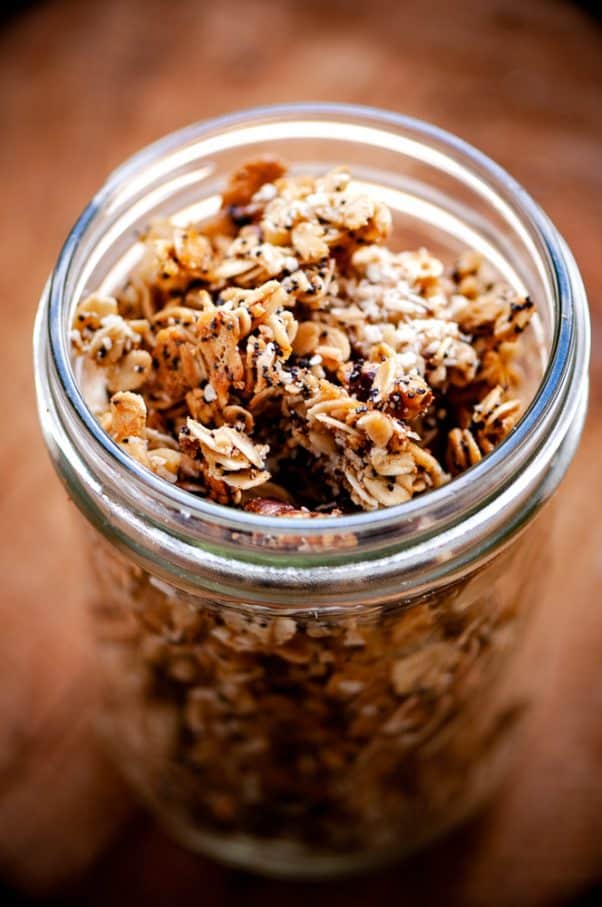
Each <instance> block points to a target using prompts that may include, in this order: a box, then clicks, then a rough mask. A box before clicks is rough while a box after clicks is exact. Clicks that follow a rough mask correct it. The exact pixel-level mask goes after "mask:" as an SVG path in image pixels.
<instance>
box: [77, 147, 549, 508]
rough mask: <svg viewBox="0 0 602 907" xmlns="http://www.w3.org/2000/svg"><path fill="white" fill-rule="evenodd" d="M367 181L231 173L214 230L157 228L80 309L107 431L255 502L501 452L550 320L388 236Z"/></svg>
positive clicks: (338, 495) (363, 488) (465, 267)
mask: <svg viewBox="0 0 602 907" xmlns="http://www.w3.org/2000/svg"><path fill="white" fill-rule="evenodd" d="M390 230H391V214H390V212H389V210H388V209H387V207H386V206H385V205H383V204H382V203H380V202H379V201H376V200H374V199H373V198H371V197H370V196H368V195H365V194H361V193H360V192H358V190H357V189H356V188H355V187H354V183H353V182H352V180H351V176H350V174H349V172H348V171H347V170H345V169H336V170H333V171H331V172H329V173H327V174H325V175H324V176H320V177H317V178H316V177H314V176H307V175H301V176H297V175H289V174H287V172H286V169H285V167H284V166H283V165H282V164H281V163H280V162H279V161H278V160H276V159H272V158H268V157H265V158H262V159H260V160H257V161H252V162H249V163H247V164H246V165H244V166H243V167H242V168H241V169H240V170H238V171H236V172H235V173H234V174H233V175H232V177H231V178H230V181H229V184H228V186H227V187H226V189H225V191H224V193H223V196H222V209H221V211H220V213H219V215H218V216H217V217H216V218H214V219H213V220H212V221H210V222H206V223H203V224H201V225H196V226H193V225H189V226H186V227H182V226H179V225H177V224H175V223H173V222H172V221H163V222H160V223H156V224H154V225H153V226H152V227H151V228H150V229H149V231H148V232H147V234H146V235H145V236H144V237H143V238H142V242H143V246H144V254H143V256H142V258H141V260H140V262H139V264H138V265H137V266H136V268H135V269H134V271H133V272H132V273H131V274H130V277H129V280H128V283H127V285H126V286H125V287H124V288H123V290H122V291H121V292H119V293H118V294H117V295H116V296H115V297H111V296H103V295H99V294H93V295H92V296H90V297H88V298H87V299H85V300H83V301H82V302H81V303H80V304H79V305H78V306H77V309H76V312H75V316H74V322H73V330H72V333H71V338H72V346H73V350H74V354H75V356H76V357H78V358H81V359H82V373H83V378H82V380H85V378H86V376H87V377H88V378H91V377H94V378H98V376H99V375H100V376H101V377H102V384H103V387H104V388H105V389H106V391H105V392H104V393H103V400H102V401H101V402H100V403H99V404H98V405H97V406H96V409H97V414H98V417H99V419H100V422H101V424H102V426H103V427H104V428H105V430H106V431H107V432H108V433H109V434H110V435H111V436H112V437H113V439H114V440H115V441H116V442H117V443H118V444H119V445H121V446H122V447H124V449H126V450H127V451H128V452H129V453H130V454H131V456H132V457H134V458H135V459H136V460H138V461H139V462H141V463H142V464H143V465H144V466H146V467H147V468H149V469H151V470H152V471H153V472H155V473H156V474H157V475H159V476H160V477H162V478H163V479H165V480H166V481H168V482H173V483H177V484H178V485H179V486H180V487H182V488H184V489H186V490H188V491H190V492H193V493H195V494H199V495H202V496H204V497H207V498H210V499H212V500H214V501H216V502H218V503H221V504H228V505H232V506H236V507H243V508H245V509H249V510H251V511H253V512H255V513H268V514H270V515H279V514H282V515H286V516H308V515H309V514H310V513H314V514H316V515H321V514H332V513H342V512H350V511H353V510H358V509H360V510H374V509H377V508H380V507H386V506H391V505H395V504H401V503H403V502H405V501H407V500H409V499H410V498H412V497H413V496H414V495H415V494H418V493H420V492H423V491H426V490H428V489H430V488H434V487H437V486H439V485H441V484H442V483H444V482H447V481H448V480H449V479H450V476H454V475H456V474H458V473H460V472H462V471H463V470H465V469H467V468H468V467H469V466H471V465H473V464H475V463H477V462H478V461H479V460H480V459H481V458H482V457H483V456H484V455H485V454H487V453H489V452H490V451H491V450H492V449H493V448H494V447H495V446H496V445H497V444H498V443H499V442H500V441H501V440H502V439H503V438H504V437H505V436H506V435H507V433H508V432H509V431H510V430H511V429H512V427H513V426H514V425H515V424H516V421H517V419H518V417H519V415H520V402H519V400H518V399H516V385H517V382H518V380H519V375H518V370H517V366H516V361H515V360H516V344H517V341H518V338H519V336H520V334H521V332H522V331H523V330H524V329H525V327H526V326H527V324H528V322H529V319H530V317H531V315H532V311H533V304H532V302H531V301H530V299H529V298H528V297H521V296H518V295H517V293H516V292H515V291H514V290H513V289H512V288H511V287H510V286H508V285H507V284H505V283H502V282H500V281H499V280H497V279H496V277H495V275H493V274H492V273H490V272H489V270H488V267H487V266H486V264H484V263H483V261H482V260H481V258H480V256H479V255H478V254H476V253H474V252H466V253H465V254H463V255H462V256H461V257H460V259H459V261H457V262H456V263H455V265H454V266H453V268H452V269H451V270H449V273H448V272H446V269H445V268H444V265H443V263H442V262H441V261H439V260H438V259H437V258H434V257H433V256H432V255H430V254H429V253H428V251H427V250H426V249H419V250H418V251H401V252H395V251H393V250H392V249H390V248H389V247H388V245H387V244H386V243H387V239H388V237H389V234H390Z"/></svg>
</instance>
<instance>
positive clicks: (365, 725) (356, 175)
mask: <svg viewBox="0 0 602 907" xmlns="http://www.w3.org/2000/svg"><path fill="white" fill-rule="evenodd" d="M280 158H282V159H284V160H286V161H287V162H290V165H291V170H290V174H286V175H285V174H284V172H283V170H282V168H281V167H280V164H275V163H274V161H276V160H279V159H280ZM249 160H250V161H263V162H264V164H262V165H261V166H259V165H257V164H255V165H254V166H253V167H251V168H249V167H247V168H246V169H245V168H241V164H242V163H243V162H244V161H249ZM265 162H267V163H265ZM342 163H344V164H345V165H347V166H348V167H349V169H350V171H351V174H352V184H353V185H356V187H357V190H358V191H357V193H356V194H355V195H348V194H347V193H348V180H349V177H348V176H347V175H346V171H341V170H340V169H337V168H339V167H340V165H341V164H342ZM260 171H261V172H260ZM232 172H234V173H235V174H237V176H235V177H234V179H231V181H230V183H229V184H228V182H227V179H228V174H230V173H232ZM325 174H326V175H325ZM328 174H330V175H328ZM343 174H345V175H343ZM254 181H256V184H255V185H253V183H254ZM308 199H309V201H307V200H308ZM333 199H334V202H333ZM358 199H359V201H358ZM341 202H342V204H341ZM291 205H292V206H293V208H294V206H297V207H296V208H294V210H295V211H297V212H298V211H299V210H301V209H303V211H304V212H305V213H303V214H301V215H299V216H298V217H297V214H295V215H294V217H292V219H291ZM308 205H309V210H310V214H309V215H307V210H308ZM287 206H288V207H287ZM303 206H305V207H303ZM333 208H334V209H336V210H335V212H334V214H333ZM389 212H390V215H389ZM389 216H390V221H391V222H390V224H389V223H388V221H387V218H389ZM157 218H161V219H162V220H161V221H160V222H158V221H157ZM165 218H169V220H168V221H166V220H165ZM295 218H297V220H295ZM337 218H338V219H337ZM151 223H155V224H157V223H159V226H154V227H151V228H150V233H149V224H151ZM191 225H192V226H191ZM198 225H201V226H200V227H199V226H198ZM202 225H205V226H204V227H203V226H202ZM385 236H386V237H387V239H386V243H387V244H388V245H383V243H384V238H385ZM149 237H150V239H149ZM207 237H209V239H207ZM141 240H142V242H141ZM145 243H146V244H147V251H148V247H149V244H150V247H151V251H152V262H153V268H154V270H152V269H151V270H152V275H151V278H150V279H149V277H148V274H149V271H148V258H146V259H145V258H144V253H143V251H142V259H141V249H142V247H143V246H144V244H145ZM207 243H208V244H209V245H207ZM209 247H211V248H212V249H213V252H212V255H213V256H214V257H212V258H211V260H210V261H209V259H208V258H207V250H208V248H209ZM424 248H428V250H429V252H428V253H427V252H420V251H418V252H416V251H412V252H410V251H406V250H420V249H424ZM389 249H391V250H393V251H389ZM466 249H471V250H475V252H471V253H470V254H469V255H466V254H462V253H464V251H465V250H466ZM216 250H217V251H216ZM215 256H217V257H215ZM279 256H280V257H279ZM141 260H142V262H143V264H142V266H141ZM145 262H146V264H145ZM157 262H158V264H157ZM440 262H441V263H442V264H441V265H440ZM145 269H146V270H145ZM184 275H185V278H184ZM408 275H409V276H408ZM184 279H185V283H184ZM400 282H401V284H403V286H404V287H406V286H407V287H409V289H408V290H407V292H406V291H405V290H404V292H403V293H402V294H401V295H400V293H399V286H400ZM333 288H334V289H333ZM387 293H388V296H386V305H385V303H383V301H382V300H383V298H385V294H387ZM91 294H92V295H91ZM384 308H386V310H387V313H388V314H387V318H386V319H384V321H383V318H382V311H383V309H384ZM397 310H399V314H395V315H391V314H390V313H391V312H392V311H396V312H397ZM533 311H535V312H536V315H535V316H534V317H533V318H531V316H532V315H533ZM519 335H520V344H518V343H516V341H517V339H518V338H519ZM191 337H193V338H194V342H191ZM197 341H198V342H197ZM195 343H196V346H195ZM201 344H204V346H202V347H201ZM201 348H202V350H204V352H203V354H202V355H201V353H200V352H198V350H201ZM74 349H75V352H76V355H75V361H76V366H75V369H74V355H73V353H74ZM240 350H243V351H244V355H243V358H242V359H241V360H240V365H239V364H238V359H237V358H236V357H237V356H238V351H240ZM36 357H37V358H36V369H37V371H36V378H37V387H38V396H39V400H40V413H41V419H42V425H43V428H44V431H45V435H46V439H47V442H48V446H49V449H50V451H51V454H52V456H53V459H54V460H55V463H56V465H57V469H58V471H59V474H60V475H61V477H62V479H63V481H64V482H65V484H66V486H67V488H68V490H69V493H70V494H71V496H72V498H73V499H74V500H75V501H76V503H77V504H78V506H79V508H80V510H81V511H82V512H83V514H84V516H85V517H86V518H87V521H88V523H89V524H90V530H89V533H87V534H88V535H89V537H90V543H89V544H88V548H87V550H88V554H89V559H90V565H91V571H92V574H93V576H94V580H93V582H92V583H91V588H90V590H89V597H90V599H91V613H92V626H93V628H94V631H95V637H96V639H97V642H98V652H99V664H100V665H101V667H102V673H103V678H104V681H105V683H104V695H103V702H102V708H101V721H100V724H101V727H102V729H103V731H104V732H105V736H106V737H107V740H108V741H109V745H110V747H111V748H112V750H113V751H114V753H115V756H116V759H117V762H118V764H119V765H120V766H121V768H122V770H123V771H124V773H125V774H126V776H127V777H129V778H130V779H131V782H132V784H133V785H134V787H136V789H137V790H138V791H139V792H140V793H141V794H142V796H143V797H144V798H145V799H146V800H147V802H148V803H149V804H150V805H151V807H152V808H153V809H154V811H155V812H156V814H157V815H158V816H159V818H160V819H162V820H163V821H164V822H165V823H166V824H167V825H168V826H169V827H170V828H171V829H172V830H173V833H174V834H175V836H176V837H178V838H179V839H180V840H182V841H183V842H185V843H186V844H188V845H189V846H191V847H193V848H195V849H198V850H201V851H203V852H207V853H210V854H213V855H215V856H217V857H219V858H221V859H223V860H226V861H229V862H231V863H234V864H237V865H243V866H247V867H249V868H254V869H258V870H262V871H267V872H272V873H278V874H293V875H324V874H329V873H337V872H344V871H348V870H351V869H356V868H360V867H363V866H369V865H372V864H374V863H376V862H379V861H381V860H383V859H385V858H389V857H391V856H395V855H400V854H404V853H408V852H410V851H412V850H415V849H416V848H417V847H419V846H422V845H423V844H424V843H426V842H428V841H429V840H431V839H432V838H433V837H435V836H436V835H439V834H441V833H442V832H444V831H445V830H446V829H448V828H450V827H452V826H453V825H455V824H457V823H458V822H459V821H461V820H462V819H463V818H465V817H466V816H468V815H470V814H471V813H472V812H474V811H475V810H476V809H478V808H479V806H480V805H481V804H482V803H484V802H485V800H486V798H487V797H488V796H489V795H490V794H491V793H492V792H493V790H494V789H495V787H496V784H497V783H498V781H499V779H500V778H501V777H502V776H503V773H504V771H505V770H506V768H507V765H508V763H509V759H510V755H511V752H512V749H513V743H514V742H515V740H516V739H517V735H518V729H519V727H520V725H521V721H522V718H523V716H524V715H525V714H526V713H527V712H528V706H529V702H530V699H531V695H532V690H531V684H530V680H531V679H532V676H531V675H532V672H529V671H528V670H524V666H523V667H522V668H521V666H520V651H521V649H522V647H523V645H524V640H525V638H526V636H527V632H528V623H529V621H528V618H529V615H530V614H531V612H532V611H533V609H534V608H535V607H536V605H537V604H538V602H539V601H540V600H541V599H542V598H543V597H544V592H545V586H544V578H545V573H546V570H545V563H546V560H547V559H548V558H549V556H550V528H551V519H550V513H549V511H548V510H546V511H545V512H543V513H540V511H541V509H542V506H543V504H544V503H545V502H546V501H547V500H548V499H549V497H550V495H551V494H552V492H553V491H554V489H555V488H556V486H557V484H558V482H559V481H560V478H561V477H562V474H563V473H564V471H565V469H566V467H567V465H568V463H569V461H570V459H571V457H572V454H573V451H574V448H575V446H576V444H577V441H578V438H579V433H580V429H581V425H582V421H583V417H584V410H585V404H586V396H587V377H586V376H587V357H588V323H587V313H586V303H585V298H584V294H583V288H582V285H581V283H580V279H579V275H578V272H577V270H576V268H575V265H574V262H573V260H572V258H571V256H570V253H569V252H568V250H567V249H566V247H565V246H564V244H563V242H562V240H561V239H560V237H559V236H558V234H557V233H556V231H555V230H554V228H553V227H552V226H551V225H550V224H549V222H548V221H547V219H546V218H545V216H544V215H543V214H542V213H541V212H540V211H539V209H537V207H536V206H535V205H534V204H533V203H532V202H531V201H530V200H529V199H528V198H527V197H526V196H525V194H524V192H522V190H519V189H518V187H516V186H515V184H513V182H512V181H511V179H510V178H509V177H508V176H507V175H506V174H504V173H503V172H502V171H500V170H499V169H498V168H496V167H495V165H494V164H492V163H491V162H490V161H488V160H487V159H485V158H484V157H482V156H481V155H479V153H478V152H475V151H474V150H473V149H470V148H469V147H468V146H465V145H463V144H462V143H461V142H459V140H457V139H455V138H453V137H451V136H448V135H446V134H444V133H442V132H440V131H438V130H435V129H433V128H432V127H428V126H425V125H424V124H420V123H417V122H414V121H410V120H406V119H404V118H402V117H397V116H395V115H392V114H385V113H379V112H377V111H371V110H363V109H361V108H345V107H338V106H328V105H325V106H323V107H321V106H315V107H306V106H300V107H297V108H295V107H290V108H268V109H266V110H263V111H255V112H253V111H251V112H249V113H246V114H240V115H237V116H234V117H231V118H226V119H224V120H221V121H216V122H213V123H207V124H200V125H198V126H195V127H191V128H190V129H189V130H184V131H183V132H182V133H179V134H175V135H174V136H170V137H168V138H167V139H165V140H163V142H160V143H158V144H157V145H155V146H152V147H151V148H150V149H147V150H145V151H143V152H141V153H140V155H138V156H137V157H135V158H133V159H132V160H131V161H130V162H127V163H126V164H125V165H123V167H122V168H120V170H118V171H117V172H116V173H115V174H113V176H112V177H111V178H110V180H109V182H108V183H107V185H106V186H105V188H104V189H103V190H102V191H101V192H100V193H99V194H98V195H97V196H96V197H95V199H94V200H93V202H92V203H91V205H90V206H89V208H88V209H86V211H85V212H84V214H83V215H82V218H81V219H80V221H78V224H77V225H76V227H75V228H74V231H73V232H72V234H71V235H70V237H69V239H68V241H67V243H66V245H65V248H64V250H63V252H62V254H61V258H60V260H59V262H58V264H57V267H56V270H55V273H54V275H53V278H52V280H51V282H50V284H49V287H48V289H47V292H46V294H45V296H44V298H43V300H42V305H41V307H40V313H39V316H38V322H37V328H36ZM412 357H413V358H412ZM410 360H411V361H410ZM77 361H79V365H77ZM82 362H87V363H88V365H84V368H83V370H82V367H81V364H82ZM400 362H401V363H402V370H401V371H399V368H400V365H399V363H400ZM90 363H91V365H90ZM245 363H246V365H245ZM245 369H246V371H245ZM396 369H397V371H396Z"/></svg>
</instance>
